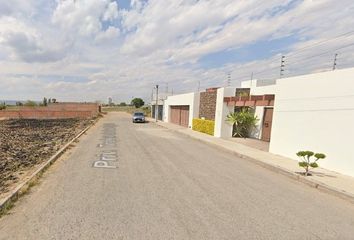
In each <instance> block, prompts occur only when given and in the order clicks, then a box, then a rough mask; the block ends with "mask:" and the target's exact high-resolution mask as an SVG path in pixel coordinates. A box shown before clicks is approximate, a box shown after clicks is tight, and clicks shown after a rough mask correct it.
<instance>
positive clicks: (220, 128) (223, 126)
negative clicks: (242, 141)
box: [214, 87, 236, 138]
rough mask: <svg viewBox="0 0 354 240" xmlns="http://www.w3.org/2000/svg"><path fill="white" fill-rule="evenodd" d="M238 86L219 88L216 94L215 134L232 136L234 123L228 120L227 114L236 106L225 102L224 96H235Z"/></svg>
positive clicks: (217, 135)
mask: <svg viewBox="0 0 354 240" xmlns="http://www.w3.org/2000/svg"><path fill="white" fill-rule="evenodd" d="M235 92H236V88H234V87H227V88H219V89H218V90H217V95H216V110H215V126H214V136H215V137H223V138H228V137H231V136H232V125H230V124H229V123H227V122H226V116H227V115H228V114H229V113H233V112H234V107H233V106H231V107H228V106H227V104H226V103H224V97H234V96H235Z"/></svg>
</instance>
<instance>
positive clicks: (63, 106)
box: [0, 103, 99, 119]
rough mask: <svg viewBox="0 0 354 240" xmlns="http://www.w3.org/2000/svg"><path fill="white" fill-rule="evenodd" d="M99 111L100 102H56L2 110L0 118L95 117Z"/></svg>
mask: <svg viewBox="0 0 354 240" xmlns="http://www.w3.org/2000/svg"><path fill="white" fill-rule="evenodd" d="M98 113H99V105H98V104H90V103H88V104H87V103H56V104H50V105H48V106H47V107H21V108H20V109H19V110H1V111H0V118H5V119H18V118H25V119H59V118H93V117H97V115H98Z"/></svg>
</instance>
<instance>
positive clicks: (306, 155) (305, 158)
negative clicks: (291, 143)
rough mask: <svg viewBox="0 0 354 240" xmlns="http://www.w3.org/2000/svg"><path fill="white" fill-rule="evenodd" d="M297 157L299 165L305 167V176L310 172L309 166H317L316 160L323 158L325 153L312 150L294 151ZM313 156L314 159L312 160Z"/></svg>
mask: <svg viewBox="0 0 354 240" xmlns="http://www.w3.org/2000/svg"><path fill="white" fill-rule="evenodd" d="M296 155H297V156H298V157H300V158H301V161H300V162H299V166H300V167H302V168H304V169H305V173H304V175H305V176H308V175H309V174H310V168H317V167H318V164H317V161H318V160H320V159H325V158H326V155H325V154H323V153H314V152H312V151H299V152H297V153H296ZM312 157H314V158H315V159H314V160H313V158H312Z"/></svg>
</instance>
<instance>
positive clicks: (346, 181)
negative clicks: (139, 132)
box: [150, 119, 354, 203]
mask: <svg viewBox="0 0 354 240" xmlns="http://www.w3.org/2000/svg"><path fill="white" fill-rule="evenodd" d="M150 121H151V122H154V120H153V119H150ZM156 124H158V125H160V126H162V127H165V128H167V129H170V130H173V131H176V132H179V133H182V134H185V135H188V136H190V137H192V138H195V139H197V140H200V141H202V142H205V143H208V144H210V145H213V146H215V147H218V148H220V149H223V150H227V151H229V152H232V153H234V154H236V155H237V156H239V157H243V158H247V159H248V160H251V161H253V162H255V163H256V164H259V165H262V166H263V167H265V168H268V169H270V170H272V171H275V172H277V173H281V174H283V175H286V176H289V177H291V178H293V179H295V180H298V181H300V182H303V183H305V184H307V185H310V186H312V187H314V188H317V189H319V190H321V191H324V192H327V193H330V194H333V195H335V196H338V197H340V198H343V199H346V200H349V201H350V202H352V203H354V178H353V177H350V176H346V175H342V174H339V173H337V172H333V171H330V170H327V169H323V168H317V169H315V170H314V171H313V172H312V174H313V175H312V176H307V177H304V176H301V175H299V174H298V172H301V171H302V169H301V168H300V167H299V166H298V162H297V161H295V160H293V159H289V158H286V157H282V156H279V155H275V154H272V153H269V152H265V151H261V150H258V149H255V148H251V147H248V146H246V145H243V144H238V143H236V142H234V141H230V140H227V139H222V138H216V137H213V136H210V135H207V134H204V133H200V132H196V131H193V130H191V129H189V128H184V127H181V126H178V125H175V124H171V123H166V122H161V121H159V122H156Z"/></svg>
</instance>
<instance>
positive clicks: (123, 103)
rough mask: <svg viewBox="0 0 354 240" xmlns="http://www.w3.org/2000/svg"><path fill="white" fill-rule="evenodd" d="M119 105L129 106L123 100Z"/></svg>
mask: <svg viewBox="0 0 354 240" xmlns="http://www.w3.org/2000/svg"><path fill="white" fill-rule="evenodd" d="M119 106H122V107H125V106H127V104H126V103H125V102H121V103H119Z"/></svg>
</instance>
